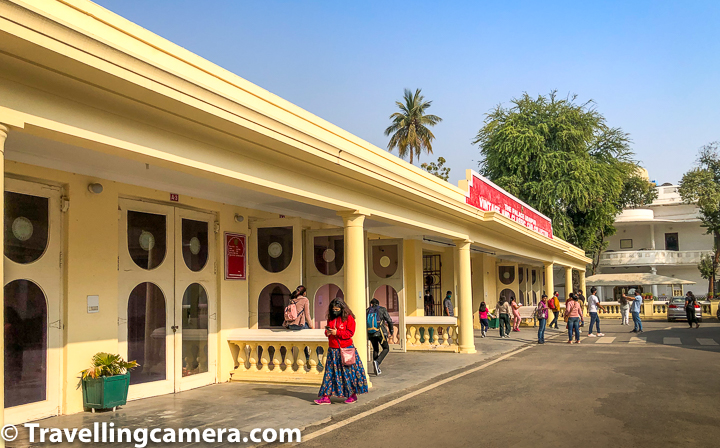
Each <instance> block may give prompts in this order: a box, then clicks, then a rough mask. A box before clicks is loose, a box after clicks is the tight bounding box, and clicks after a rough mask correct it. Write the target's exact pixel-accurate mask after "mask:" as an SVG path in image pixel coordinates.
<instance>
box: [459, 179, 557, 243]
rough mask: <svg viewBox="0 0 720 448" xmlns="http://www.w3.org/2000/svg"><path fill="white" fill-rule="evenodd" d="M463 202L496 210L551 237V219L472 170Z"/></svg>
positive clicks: (483, 208) (491, 210)
mask: <svg viewBox="0 0 720 448" xmlns="http://www.w3.org/2000/svg"><path fill="white" fill-rule="evenodd" d="M465 202H466V203H468V204H470V205H472V206H474V207H477V208H479V209H480V210H485V211H488V212H497V213H500V214H501V215H503V216H505V217H507V218H510V219H512V220H513V221H515V222H516V223H518V224H520V225H523V226H525V227H527V228H528V229H530V230H532V231H533V232H536V233H538V234H540V235H543V236H545V237H548V238H550V239H552V237H553V233H552V221H551V220H550V218H548V217H547V216H545V215H543V214H542V213H540V212H539V211H537V210H535V209H534V208H532V207H530V206H529V205H527V204H526V203H524V202H523V201H521V200H520V199H518V198H516V197H515V196H513V195H511V194H510V193H508V192H507V191H505V190H503V189H502V188H500V187H498V186H497V185H495V184H494V183H492V182H490V181H489V180H488V179H486V178H485V177H483V176H481V175H479V174H478V173H476V172H475V171H472V175H471V177H470V179H469V180H468V192H467V197H466V198H465Z"/></svg>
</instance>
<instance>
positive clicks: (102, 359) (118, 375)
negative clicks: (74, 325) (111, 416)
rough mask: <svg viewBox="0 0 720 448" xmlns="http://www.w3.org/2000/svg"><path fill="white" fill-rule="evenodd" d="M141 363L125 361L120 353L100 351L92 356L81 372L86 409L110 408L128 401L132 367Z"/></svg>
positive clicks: (93, 410) (81, 384)
mask: <svg viewBox="0 0 720 448" xmlns="http://www.w3.org/2000/svg"><path fill="white" fill-rule="evenodd" d="M138 365H139V364H138V363H137V362H136V361H125V360H124V359H122V357H121V356H120V355H114V354H112V353H104V352H99V353H96V354H95V355H94V356H93V357H92V364H91V366H90V367H89V368H87V369H85V370H83V371H81V372H80V375H81V376H80V384H79V385H78V386H82V394H83V406H84V407H85V409H91V410H92V412H95V409H110V408H112V409H113V411H114V410H115V408H116V407H118V406H122V405H124V404H125V403H127V395H128V388H129V387H130V369H134V368H135V367H137V366H138Z"/></svg>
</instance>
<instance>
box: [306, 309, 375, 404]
mask: <svg viewBox="0 0 720 448" xmlns="http://www.w3.org/2000/svg"><path fill="white" fill-rule="evenodd" d="M327 321H328V323H327V325H326V326H325V336H327V337H328V345H329V346H330V348H329V350H328V353H327V356H326V358H325V376H324V377H323V383H322V386H321V387H320V392H318V397H320V398H319V399H317V400H315V404H330V397H331V396H333V395H335V396H337V397H346V398H347V400H345V403H347V404H351V403H355V402H357V394H365V393H367V391H368V385H367V377H366V376H365V368H363V364H362V361H361V360H360V356H359V355H358V353H357V350H355V347H354V346H353V341H352V337H353V335H354V334H355V315H354V314H353V312H352V311H351V310H350V308H349V307H348V306H347V304H346V303H345V301H344V300H343V299H341V298H339V297H336V298H334V299H333V300H332V301H331V302H330V306H329V307H328V317H327ZM341 348H351V349H352V350H354V351H355V364H353V365H350V366H346V365H343V361H342V356H341V354H340V349H341Z"/></svg>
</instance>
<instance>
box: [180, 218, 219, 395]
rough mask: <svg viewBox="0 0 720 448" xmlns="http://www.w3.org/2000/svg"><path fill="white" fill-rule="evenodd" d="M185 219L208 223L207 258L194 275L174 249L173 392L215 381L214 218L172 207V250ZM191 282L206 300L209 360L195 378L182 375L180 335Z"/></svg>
mask: <svg viewBox="0 0 720 448" xmlns="http://www.w3.org/2000/svg"><path fill="white" fill-rule="evenodd" d="M183 218H188V219H192V220H195V221H204V222H205V221H206V222H207V223H208V259H207V263H206V264H205V266H204V267H203V268H202V269H201V270H200V271H199V272H193V271H191V270H190V269H188V268H187V266H186V264H185V261H184V259H183V255H182V250H175V301H174V303H175V310H174V316H175V326H176V327H177V328H178V331H177V332H175V333H174V337H173V341H174V348H175V392H181V391H184V390H189V389H194V388H196V387H202V386H206V385H208V384H214V383H216V382H217V349H218V344H217V264H218V263H217V256H216V248H217V242H218V241H217V238H218V232H216V231H215V228H216V226H215V223H216V222H217V215H216V214H215V213H211V212H200V211H196V210H189V209H184V208H180V207H175V220H174V225H175V241H174V244H175V248H176V249H179V248H180V244H182V219H183ZM193 283H198V284H200V285H201V286H202V287H203V288H204V289H205V293H206V294H207V298H208V311H207V313H208V329H207V330H208V334H207V338H208V339H207V341H208V359H207V364H208V366H207V372H204V373H199V374H195V375H188V376H186V377H183V376H182V361H183V359H182V357H183V346H182V341H183V339H182V335H183V333H184V331H185V329H183V327H182V314H181V313H182V309H183V308H182V305H183V304H182V300H183V296H184V294H185V290H186V288H187V287H188V286H190V285H191V284H193Z"/></svg>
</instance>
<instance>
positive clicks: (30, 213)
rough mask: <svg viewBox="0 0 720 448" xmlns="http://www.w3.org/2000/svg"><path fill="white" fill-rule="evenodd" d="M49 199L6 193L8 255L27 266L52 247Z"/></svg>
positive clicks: (6, 247) (6, 251) (6, 252)
mask: <svg viewBox="0 0 720 448" xmlns="http://www.w3.org/2000/svg"><path fill="white" fill-rule="evenodd" d="M48 204H49V200H48V198H41V197H38V196H30V195H28V194H21V193H13V192H11V191H6V192H5V256H6V257H8V258H9V259H10V260H12V261H14V262H15V263H20V264H27V263H32V262H33V261H35V260H37V259H39V258H40V257H42V255H43V254H44V253H45V249H46V248H47V244H48V235H49V233H48V231H49V228H48V227H49V220H48Z"/></svg>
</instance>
